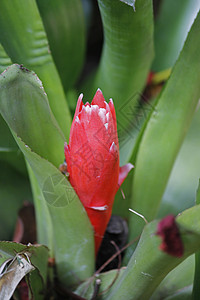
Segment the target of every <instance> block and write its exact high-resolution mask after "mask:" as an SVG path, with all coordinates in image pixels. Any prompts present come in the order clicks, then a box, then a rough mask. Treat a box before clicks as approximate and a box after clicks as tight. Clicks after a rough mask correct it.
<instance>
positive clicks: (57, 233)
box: [14, 134, 94, 285]
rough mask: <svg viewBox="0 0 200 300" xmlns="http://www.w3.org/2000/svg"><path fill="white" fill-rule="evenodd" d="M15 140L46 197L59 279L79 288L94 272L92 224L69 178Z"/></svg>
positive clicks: (18, 140)
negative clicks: (78, 285)
mask: <svg viewBox="0 0 200 300" xmlns="http://www.w3.org/2000/svg"><path fill="white" fill-rule="evenodd" d="M14 137H15V139H16V141H17V143H18V145H19V147H20V149H21V150H22V152H23V153H24V155H25V157H26V159H27V161H28V163H29V164H30V166H31V168H32V170H33V172H34V174H35V177H36V178H37V181H38V184H39V186H40V189H41V191H42V193H43V196H44V198H43V199H39V200H40V201H45V203H46V205H47V208H48V210H49V212H50V215H51V221H52V231H53V233H52V241H53V242H52V243H53V253H54V255H55V259H56V267H57V273H58V277H59V279H60V280H61V281H62V282H63V283H64V284H65V285H66V284H67V285H72V284H77V283H78V282H79V280H84V279H86V278H87V277H89V276H91V275H92V272H93V270H94V237H93V230H92V226H91V224H90V221H89V219H88V217H87V214H86V212H85V210H84V208H83V206H82V204H81V202H80V200H79V199H78V196H77V195H76V193H75V191H74V189H73V188H72V186H71V185H70V183H69V181H68V180H67V179H66V177H64V175H62V174H61V172H60V171H59V170H58V169H57V168H55V167H54V166H53V165H52V164H51V163H49V162H48V161H46V160H45V159H43V158H41V157H40V156H38V155H37V154H36V153H34V152H33V151H31V149H30V148H29V147H27V146H26V145H25V144H24V143H23V142H22V141H21V140H20V139H19V138H17V136H16V135H15V134H14ZM43 205H45V204H44V203H43ZM44 226H45V227H46V226H48V224H44ZM50 230H51V228H50Z"/></svg>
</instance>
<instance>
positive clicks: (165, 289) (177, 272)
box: [151, 255, 194, 300]
mask: <svg viewBox="0 0 200 300" xmlns="http://www.w3.org/2000/svg"><path fill="white" fill-rule="evenodd" d="M193 277H194V255H191V256H189V257H188V258H187V259H185V260H184V261H183V262H182V263H180V265H178V266H177V267H176V268H174V269H173V270H172V271H171V272H170V273H169V274H168V275H167V276H166V277H165V278H164V280H163V281H162V282H161V284H160V285H159V286H158V288H157V289H156V290H155V292H154V293H153V295H152V296H151V300H159V299H160V297H161V295H162V299H165V298H166V297H168V296H171V295H173V294H175V293H176V292H177V291H178V290H182V289H184V287H185V286H190V285H191V284H192V282H193Z"/></svg>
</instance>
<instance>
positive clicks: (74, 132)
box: [65, 89, 133, 254]
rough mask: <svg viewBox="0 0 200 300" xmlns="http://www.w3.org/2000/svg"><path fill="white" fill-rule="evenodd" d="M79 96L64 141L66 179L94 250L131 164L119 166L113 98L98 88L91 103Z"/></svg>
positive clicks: (101, 236)
mask: <svg viewBox="0 0 200 300" xmlns="http://www.w3.org/2000/svg"><path fill="white" fill-rule="evenodd" d="M82 98H83V94H81V95H80V96H79V98H78V102H77V106H76V111H75V115H74V119H73V122H72V127H71V131H70V138H69V145H67V143H65V158H66V163H67V171H68V173H69V181H70V183H71V185H72V186H73V188H74V189H75V191H76V193H77V195H78V197H79V199H80V201H81V202H82V204H83V206H84V207H85V209H86V212H87V214H88V217H89V219H90V222H91V224H92V226H93V228H94V232H95V252H96V254H97V252H98V249H99V246H100V244H101V241H102V238H103V235H104V232H105V230H106V227H107V224H108V222H109V219H110V217H111V213H112V206H113V202H114V198H115V194H116V192H117V190H118V188H119V187H120V185H121V184H122V183H123V181H124V179H125V178H126V176H127V175H128V172H129V171H130V170H131V169H132V168H133V165H132V164H130V163H128V164H126V165H125V166H123V167H120V166H119V143H118V135H117V122H116V114H115V108H114V105H113V101H112V99H110V101H109V103H107V102H106V101H105V99H104V97H103V94H102V92H101V90H100V89H98V90H97V92H96V94H95V96H94V98H93V100H92V103H91V104H89V103H88V102H87V103H86V104H85V105H84V104H83V102H82Z"/></svg>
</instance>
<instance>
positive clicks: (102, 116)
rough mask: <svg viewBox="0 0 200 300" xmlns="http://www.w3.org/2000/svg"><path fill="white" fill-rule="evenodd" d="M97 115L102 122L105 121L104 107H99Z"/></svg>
mask: <svg viewBox="0 0 200 300" xmlns="http://www.w3.org/2000/svg"><path fill="white" fill-rule="evenodd" d="M98 115H99V117H100V119H101V121H102V123H106V110H105V108H99V112H98Z"/></svg>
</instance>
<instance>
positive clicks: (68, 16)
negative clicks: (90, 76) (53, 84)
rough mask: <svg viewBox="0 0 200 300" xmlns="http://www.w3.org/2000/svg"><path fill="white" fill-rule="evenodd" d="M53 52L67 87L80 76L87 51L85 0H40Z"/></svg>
mask: <svg viewBox="0 0 200 300" xmlns="http://www.w3.org/2000/svg"><path fill="white" fill-rule="evenodd" d="M37 4H38V7H39V10H40V14H41V16H42V20H43V23H44V26H45V29H46V32H47V37H48V40H49V45H50V49H51V51H52V56H53V58H54V61H55V63H56V66H57V68H58V71H59V74H60V77H61V79H62V83H63V86H64V88H65V90H66V91H67V90H68V89H69V88H71V87H73V85H74V83H75V82H76V80H77V79H78V76H79V74H80V71H81V68H82V66H83V62H84V54H85V39H86V32H85V20H84V14H83V7H82V3H81V0H68V1H65V0H60V1H54V0H37Z"/></svg>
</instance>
